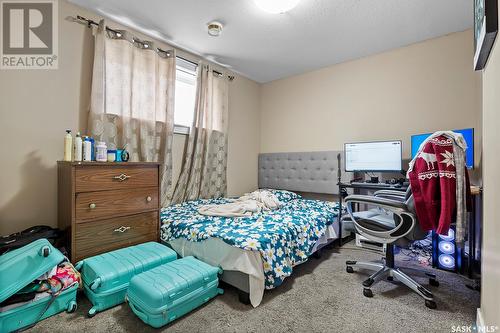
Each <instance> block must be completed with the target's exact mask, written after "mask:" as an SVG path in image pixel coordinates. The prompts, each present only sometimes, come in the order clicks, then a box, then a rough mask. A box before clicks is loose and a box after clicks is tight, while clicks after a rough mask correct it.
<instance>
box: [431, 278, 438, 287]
mask: <svg viewBox="0 0 500 333" xmlns="http://www.w3.org/2000/svg"><path fill="white" fill-rule="evenodd" d="M429 284H430V285H431V286H433V287H439V281H438V280H436V279H429Z"/></svg>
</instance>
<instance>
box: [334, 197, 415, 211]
mask: <svg viewBox="0 0 500 333" xmlns="http://www.w3.org/2000/svg"><path fill="white" fill-rule="evenodd" d="M344 201H345V203H346V204H349V203H351V202H357V203H365V204H371V205H375V206H379V207H382V208H387V209H388V210H391V211H394V210H398V213H399V212H400V211H408V207H407V206H406V204H405V203H404V202H401V201H398V200H391V199H386V198H381V197H375V196H373V195H359V194H353V195H349V196H348V197H347V198H345V200H344ZM349 206H350V205H349Z"/></svg>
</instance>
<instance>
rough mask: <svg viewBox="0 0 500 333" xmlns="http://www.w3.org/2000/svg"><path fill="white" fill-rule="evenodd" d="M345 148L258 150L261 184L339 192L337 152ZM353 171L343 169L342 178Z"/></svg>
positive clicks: (268, 186)
mask: <svg viewBox="0 0 500 333" xmlns="http://www.w3.org/2000/svg"><path fill="white" fill-rule="evenodd" d="M339 153H340V156H341V166H342V169H343V165H344V154H343V152H342V151H318V152H304V153H266V154H259V188H274V189H280V190H290V191H297V192H310V193H326V194H338V192H339V189H338V186H337V170H338V162H337V154H339ZM351 177H352V173H345V172H342V180H343V181H345V180H348V179H350V178H351Z"/></svg>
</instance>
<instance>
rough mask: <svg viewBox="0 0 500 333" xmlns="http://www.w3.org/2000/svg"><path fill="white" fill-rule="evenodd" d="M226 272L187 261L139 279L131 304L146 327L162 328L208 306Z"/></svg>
mask: <svg viewBox="0 0 500 333" xmlns="http://www.w3.org/2000/svg"><path fill="white" fill-rule="evenodd" d="M220 273H222V270H221V269H220V268H217V267H213V266H210V265H208V264H205V263H204V262H202V261H199V260H198V259H195V258H194V257H185V258H182V259H179V260H176V261H173V262H170V263H168V264H164V265H161V266H158V267H156V268H153V269H151V270H149V271H147V272H144V273H141V274H139V275H136V276H135V277H133V278H132V280H131V281H130V286H129V288H128V291H127V300H128V304H129V306H130V308H131V309H132V311H133V312H134V313H135V314H136V315H137V316H138V317H139V318H140V319H141V320H142V321H143V322H145V323H146V324H148V325H150V326H152V327H155V328H158V327H161V326H164V325H166V324H168V323H169V322H171V321H173V320H175V319H177V318H179V317H181V316H183V315H185V314H186V313H188V312H190V311H192V310H194V309H196V308H197V307H199V306H201V305H202V304H204V303H206V302H208V301H209V300H210V299H212V298H213V297H215V296H216V295H217V294H222V293H223V291H222V289H219V288H218V285H219V278H218V274H220Z"/></svg>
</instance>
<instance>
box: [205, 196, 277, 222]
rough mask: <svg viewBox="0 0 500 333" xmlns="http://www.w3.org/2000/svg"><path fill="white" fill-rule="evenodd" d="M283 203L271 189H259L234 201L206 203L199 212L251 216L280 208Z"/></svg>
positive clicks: (216, 214) (226, 215)
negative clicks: (218, 203) (217, 203)
mask: <svg viewBox="0 0 500 333" xmlns="http://www.w3.org/2000/svg"><path fill="white" fill-rule="evenodd" d="M280 206H281V203H280V201H279V200H278V198H277V197H276V195H274V194H273V193H271V192H270V191H266V190H257V191H254V192H251V193H247V194H245V195H243V196H241V197H239V198H238V199H236V200H234V201H233V202H230V203H226V204H220V205H204V206H201V207H200V208H198V213H200V214H202V215H207V216H224V217H239V216H251V215H252V214H255V213H260V212H262V211H267V210H274V209H278V208H280Z"/></svg>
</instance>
